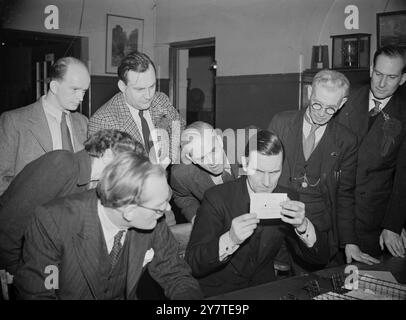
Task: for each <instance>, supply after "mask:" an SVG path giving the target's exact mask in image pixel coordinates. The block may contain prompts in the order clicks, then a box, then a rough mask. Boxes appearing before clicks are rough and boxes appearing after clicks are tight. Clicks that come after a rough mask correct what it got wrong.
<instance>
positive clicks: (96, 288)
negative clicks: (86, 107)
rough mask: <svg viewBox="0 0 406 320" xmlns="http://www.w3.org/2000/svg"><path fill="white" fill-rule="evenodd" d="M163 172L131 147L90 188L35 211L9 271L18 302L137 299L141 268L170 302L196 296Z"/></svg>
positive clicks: (196, 287)
mask: <svg viewBox="0 0 406 320" xmlns="http://www.w3.org/2000/svg"><path fill="white" fill-rule="evenodd" d="M170 198H171V190H170V188H169V186H168V184H167V182H166V175H165V170H164V169H163V168H162V167H161V166H159V165H153V164H151V163H150V162H149V159H148V158H147V157H145V156H142V155H137V154H136V153H135V152H124V153H121V154H119V155H117V156H116V158H115V159H114V160H113V161H112V162H111V163H110V164H109V165H107V166H106V168H105V170H104V171H103V173H102V175H101V178H100V181H99V183H98V185H97V193H96V192H95V190H90V191H86V192H83V193H78V194H75V195H70V196H68V197H66V198H60V199H57V200H54V201H51V202H49V203H48V204H45V205H43V206H40V207H38V208H37V209H36V214H35V217H34V219H33V220H32V222H31V224H30V226H29V227H28V229H27V232H26V234H25V244H24V250H23V264H22V266H21V267H20V268H19V269H18V271H17V273H16V275H15V285H16V289H17V290H16V291H17V297H20V298H22V299H81V300H82V299H136V298H137V296H136V289H137V284H138V280H139V278H140V275H141V273H142V271H143V269H144V268H148V269H149V272H150V274H151V276H152V277H153V278H154V279H155V280H156V281H157V282H158V283H159V284H160V285H161V286H162V287H163V288H164V290H165V295H166V296H167V297H168V298H170V299H194V298H201V297H202V294H201V291H200V288H199V285H198V283H197V281H196V280H195V279H194V278H193V277H192V276H191V274H190V268H189V266H188V265H187V264H186V263H185V261H184V260H183V259H181V258H179V256H178V245H177V243H176V241H175V240H174V238H173V236H172V234H171V232H170V231H169V229H168V227H167V225H166V224H165V222H163V221H162V220H160V221H158V220H159V219H160V218H161V217H162V215H163V214H164V211H166V210H169V209H170V205H169V199H170Z"/></svg>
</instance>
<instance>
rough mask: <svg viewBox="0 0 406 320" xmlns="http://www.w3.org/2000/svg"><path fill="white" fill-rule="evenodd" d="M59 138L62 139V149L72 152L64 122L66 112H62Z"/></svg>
mask: <svg viewBox="0 0 406 320" xmlns="http://www.w3.org/2000/svg"><path fill="white" fill-rule="evenodd" d="M61 137H62V149H63V150H68V151H72V152H73V145H72V140H71V139H70V132H69V128H68V124H67V122H66V112H62V119H61Z"/></svg>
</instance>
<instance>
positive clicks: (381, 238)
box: [379, 234, 383, 251]
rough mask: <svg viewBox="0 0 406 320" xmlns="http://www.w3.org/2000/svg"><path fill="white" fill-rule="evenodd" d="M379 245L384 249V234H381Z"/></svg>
mask: <svg viewBox="0 0 406 320" xmlns="http://www.w3.org/2000/svg"><path fill="white" fill-rule="evenodd" d="M379 246H380V247H381V250H382V251H383V237H382V234H381V235H380V236H379Z"/></svg>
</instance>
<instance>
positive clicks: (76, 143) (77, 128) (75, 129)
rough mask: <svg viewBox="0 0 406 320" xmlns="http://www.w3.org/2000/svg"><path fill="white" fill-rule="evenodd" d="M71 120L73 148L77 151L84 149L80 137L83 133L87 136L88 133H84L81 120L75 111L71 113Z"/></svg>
mask: <svg viewBox="0 0 406 320" xmlns="http://www.w3.org/2000/svg"><path fill="white" fill-rule="evenodd" d="M70 122H71V125H72V137H73V141H72V143H73V150H75V152H76V151H78V150H81V149H83V145H82V143H81V142H80V140H79V139H80V138H81V135H82V134H83V135H84V136H86V133H82V131H83V128H82V126H81V125H80V120H79V119H77V118H76V114H75V113H73V112H71V113H70Z"/></svg>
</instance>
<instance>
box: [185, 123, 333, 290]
mask: <svg viewBox="0 0 406 320" xmlns="http://www.w3.org/2000/svg"><path fill="white" fill-rule="evenodd" d="M245 154H246V157H247V158H246V161H245V163H243V166H244V168H245V170H246V171H247V176H242V177H241V178H239V179H237V180H235V181H231V182H226V183H224V184H221V185H218V186H215V187H213V188H211V189H210V190H208V191H207V192H206V194H205V196H204V198H203V202H202V205H201V206H200V208H199V210H198V212H197V215H196V219H195V222H194V225H193V230H192V235H191V237H190V241H189V244H188V247H187V249H186V261H187V262H188V263H189V265H190V266H191V267H192V271H193V275H194V276H195V277H196V278H198V280H199V282H200V285H201V287H202V290H203V292H204V294H205V295H206V296H212V295H217V294H220V293H224V292H228V291H233V290H237V289H241V288H244V287H248V286H254V285H258V284H261V283H265V282H268V281H273V280H275V273H274V266H273V260H274V258H275V256H276V255H277V253H278V251H279V249H280V246H281V245H282V243H283V241H284V240H286V241H287V243H289V245H290V247H289V248H290V249H292V254H297V255H298V256H300V257H301V258H302V259H304V260H305V261H307V262H308V263H309V264H312V265H317V266H318V267H322V266H323V265H324V264H325V263H327V261H328V257H329V248H328V242H327V235H326V234H325V233H323V232H320V231H319V230H318V229H317V227H315V225H313V224H312V223H311V222H310V220H309V219H307V218H306V217H305V207H304V204H303V203H302V202H299V201H294V200H287V201H284V202H282V203H280V206H281V220H280V219H276V220H265V221H262V222H260V221H259V219H257V214H256V213H255V212H250V213H248V212H249V211H250V202H251V198H252V197H253V195H254V194H255V193H272V192H274V193H288V194H289V198H295V194H293V193H291V192H290V191H289V190H288V189H286V188H283V187H277V183H278V179H279V176H280V174H281V170H282V159H283V150H282V144H281V141H280V140H279V138H278V137H277V136H276V135H275V134H273V133H271V132H269V131H259V132H258V134H256V135H254V136H253V137H251V139H250V143H249V145H247V147H246V152H245Z"/></svg>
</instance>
